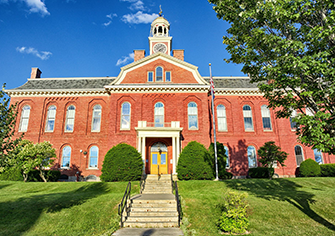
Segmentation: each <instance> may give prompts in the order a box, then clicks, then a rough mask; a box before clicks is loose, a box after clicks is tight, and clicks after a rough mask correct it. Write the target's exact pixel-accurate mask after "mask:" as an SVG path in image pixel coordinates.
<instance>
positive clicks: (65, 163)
mask: <svg viewBox="0 0 335 236" xmlns="http://www.w3.org/2000/svg"><path fill="white" fill-rule="evenodd" d="M70 160H71V147H70V146H65V147H64V148H63V152H62V166H61V167H70Z"/></svg>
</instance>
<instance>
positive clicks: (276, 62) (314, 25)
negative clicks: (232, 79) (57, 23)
mask: <svg viewBox="0 0 335 236" xmlns="http://www.w3.org/2000/svg"><path fill="white" fill-rule="evenodd" d="M209 2H210V3H213V4H214V7H213V8H214V10H215V12H216V13H217V17H218V18H222V19H223V20H225V21H228V22H229V23H230V28H229V29H228V30H227V33H228V34H227V35H226V36H224V37H223V43H224V44H226V45H227V50H228V52H229V53H230V54H231V57H230V58H229V59H225V61H226V62H228V63H229V62H234V63H243V68H242V72H244V73H245V74H248V75H249V76H250V77H251V82H253V83H257V84H258V87H259V89H260V91H261V92H263V93H264V96H265V98H267V99H268V101H269V107H270V108H273V109H274V110H275V111H276V116H277V117H278V118H288V117H290V116H291V114H292V111H298V112H299V114H298V115H297V116H296V117H295V118H294V121H295V122H296V124H297V127H298V128H297V129H296V134H297V135H298V138H299V140H300V141H301V142H302V143H303V144H305V145H307V146H311V147H312V148H313V149H315V148H316V149H318V150H321V151H323V152H327V153H330V154H335V68H334V66H335V26H334V25H335V12H334V10H335V2H334V1H331V0H323V1H316V0H276V1H251V0H209ZM306 108H307V109H306Z"/></svg>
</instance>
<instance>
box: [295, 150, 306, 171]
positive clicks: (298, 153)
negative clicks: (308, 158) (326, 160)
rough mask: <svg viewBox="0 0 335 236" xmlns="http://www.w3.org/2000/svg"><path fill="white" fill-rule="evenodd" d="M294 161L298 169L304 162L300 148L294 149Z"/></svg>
mask: <svg viewBox="0 0 335 236" xmlns="http://www.w3.org/2000/svg"><path fill="white" fill-rule="evenodd" d="M294 153H295V159H296V161H297V166H298V167H299V166H300V164H301V162H303V161H304V155H303V153H302V148H301V147H300V146H298V145H297V146H295V147H294Z"/></svg>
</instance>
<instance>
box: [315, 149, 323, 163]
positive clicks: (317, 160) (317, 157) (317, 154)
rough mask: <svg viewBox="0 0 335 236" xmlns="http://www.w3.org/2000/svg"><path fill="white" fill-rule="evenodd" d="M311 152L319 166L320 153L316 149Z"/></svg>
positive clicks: (320, 160) (321, 161)
mask: <svg viewBox="0 0 335 236" xmlns="http://www.w3.org/2000/svg"><path fill="white" fill-rule="evenodd" d="M313 151H314V158H315V161H316V162H317V163H319V164H323V160H322V152H320V151H319V150H318V149H314V150H313Z"/></svg>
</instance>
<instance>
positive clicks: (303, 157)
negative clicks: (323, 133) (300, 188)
mask: <svg viewBox="0 0 335 236" xmlns="http://www.w3.org/2000/svg"><path fill="white" fill-rule="evenodd" d="M297 146H298V147H300V149H301V155H302V161H301V162H303V161H304V160H305V156H304V149H303V148H302V147H301V146H300V145H295V146H294V157H295V163H296V165H297V167H300V164H299V165H298V163H297V154H296V153H295V147H297ZM313 155H314V154H313Z"/></svg>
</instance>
